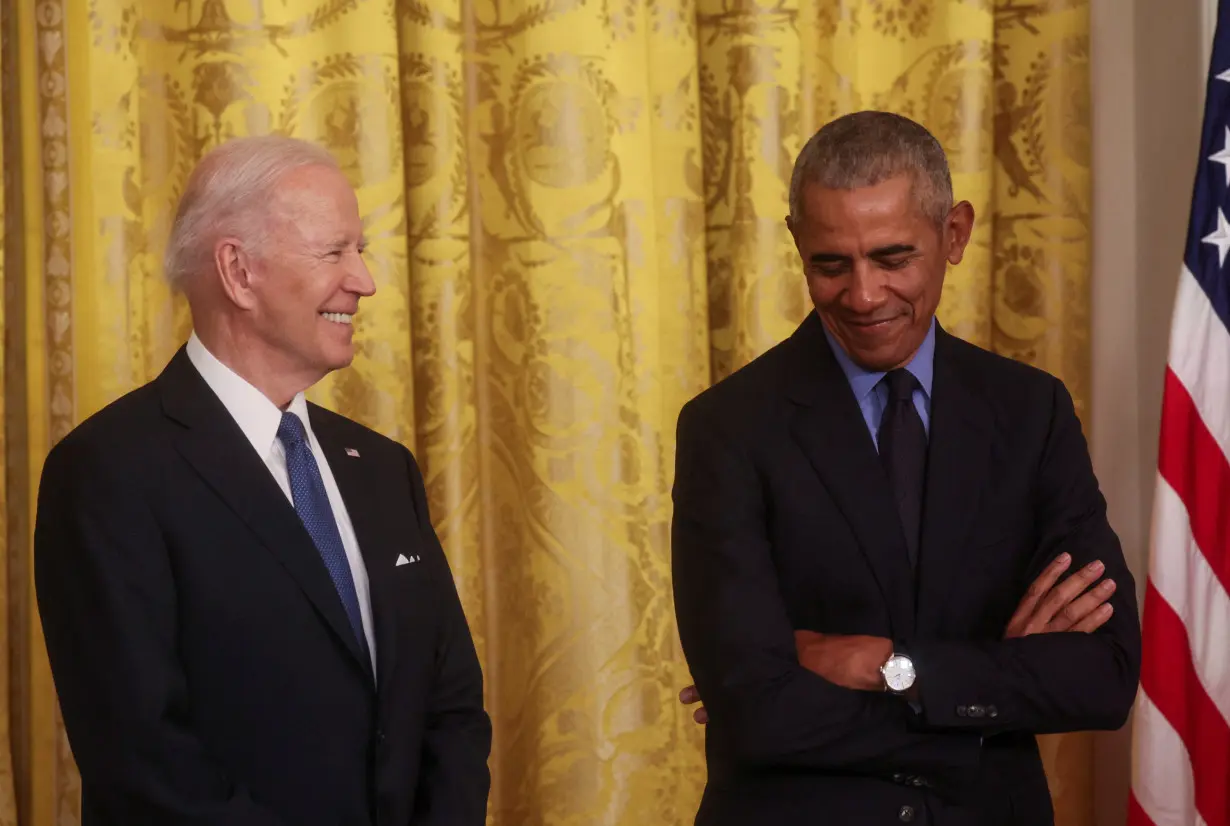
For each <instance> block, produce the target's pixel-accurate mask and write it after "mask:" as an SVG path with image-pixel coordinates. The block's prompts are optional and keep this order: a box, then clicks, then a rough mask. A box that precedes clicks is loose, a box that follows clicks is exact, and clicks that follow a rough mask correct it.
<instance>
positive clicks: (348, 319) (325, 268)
mask: <svg viewBox="0 0 1230 826" xmlns="http://www.w3.org/2000/svg"><path fill="white" fill-rule="evenodd" d="M267 220H268V232H267V235H266V242H265V243H264V244H263V245H262V248H261V249H260V250H259V251H258V254H257V255H255V256H254V257H253V258H252V263H251V280H250V287H251V324H252V329H253V332H254V335H255V338H256V339H257V341H259V342H260V344H261V345H262V346H263V347H264V348H267V350H268V356H269V358H268V359H267V361H268V362H270V363H273V364H277V365H279V369H281V370H284V371H286V372H288V373H292V374H294V375H296V376H302V377H303V381H304V382H306V384H304V386H305V387H306V386H310V385H311V384H314V383H315V382H316V381H319V380H320V379H321V378H323V377H324V376H325V374H327V373H329V372H330V371H332V370H337V369H339V368H341V367H345V366H347V365H348V364H350V362H351V360H352V359H353V358H354V342H353V338H354V327H353V319H354V314H355V313H356V312H357V311H358V308H359V299H360V298H363V297H365V296H370V295H372V294H373V293H375V291H376V285H375V282H374V281H373V280H372V276H371V273H369V272H368V270H367V265H366V264H365V263H364V261H363V249H364V246H365V245H366V240H365V239H364V237H363V224H362V221H361V219H360V217H359V205H358V200H357V199H356V197H355V193H354V190H353V189H352V188H351V186H350V183H349V182H348V181H347V180H346V178H345V176H344V175H343V174H342V173H341V172H339V171H338V170H336V169H332V168H329V167H325V166H305V167H300V168H297V169H295V170H292V171H291V172H288V173H287V174H286V175H285V176H284V177H283V178H282V179H281V180H280V181H279V182H278V185H277V188H276V190H275V191H274V193H273V195H272V198H271V199H270V205H269V213H268V215H267Z"/></svg>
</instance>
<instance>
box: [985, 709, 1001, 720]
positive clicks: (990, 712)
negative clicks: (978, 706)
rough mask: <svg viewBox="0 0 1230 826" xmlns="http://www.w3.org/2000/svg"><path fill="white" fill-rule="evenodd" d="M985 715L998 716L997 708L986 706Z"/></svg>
mask: <svg viewBox="0 0 1230 826" xmlns="http://www.w3.org/2000/svg"><path fill="white" fill-rule="evenodd" d="M987 716H988V717H992V718H994V717H998V716H999V709H997V708H996V707H995V706H987Z"/></svg>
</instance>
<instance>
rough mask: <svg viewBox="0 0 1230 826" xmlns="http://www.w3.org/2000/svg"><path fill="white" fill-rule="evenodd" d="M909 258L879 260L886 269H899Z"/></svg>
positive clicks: (907, 262)
mask: <svg viewBox="0 0 1230 826" xmlns="http://www.w3.org/2000/svg"><path fill="white" fill-rule="evenodd" d="M911 260H912V259H909V258H886V259H883V260H881V261H880V266H881V267H883V268H884V269H886V270H899V269H901V268H902V267H904V266H905V265H906V264H909V263H910V261H911Z"/></svg>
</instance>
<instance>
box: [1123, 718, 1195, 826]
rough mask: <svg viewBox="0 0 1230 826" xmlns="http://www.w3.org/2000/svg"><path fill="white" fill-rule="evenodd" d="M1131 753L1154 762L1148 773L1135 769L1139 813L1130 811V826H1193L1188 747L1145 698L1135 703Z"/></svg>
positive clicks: (1134, 794) (1134, 780)
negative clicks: (1148, 757)
mask: <svg viewBox="0 0 1230 826" xmlns="http://www.w3.org/2000/svg"><path fill="white" fill-rule="evenodd" d="M1132 749H1133V751H1135V752H1136V753H1138V754H1148V755H1149V756H1150V758H1151V759H1152V762H1151V764H1150V770H1149V771H1147V772H1141V771H1139V770H1138V769H1136V768H1135V767H1134V770H1133V777H1132V798H1131V799H1132V803H1134V804H1135V806H1136V808H1137V809H1138V813H1136V812H1132V811H1131V810H1129V812H1128V824H1129V826H1192V823H1193V822H1194V821H1195V819H1196V817H1197V815H1196V806H1195V801H1194V800H1193V795H1192V770H1191V761H1190V758H1189V757H1188V755H1187V747H1186V746H1184V745H1183V741H1182V740H1180V739H1179V734H1178V732H1176V731H1175V730H1174V728H1173V727H1172V726H1171V725H1170V723H1168V722H1166V718H1165V717H1163V716H1162V715H1161V713H1160V712H1158V710H1157V707H1156V706H1154V705H1153V703H1151V702H1149V698H1148V697H1146V696H1145V695H1143V694H1141V695H1140V696H1138V697H1137V700H1136V712H1135V716H1134V719H1133V725H1132ZM1155 769H1161V771H1157V770H1155Z"/></svg>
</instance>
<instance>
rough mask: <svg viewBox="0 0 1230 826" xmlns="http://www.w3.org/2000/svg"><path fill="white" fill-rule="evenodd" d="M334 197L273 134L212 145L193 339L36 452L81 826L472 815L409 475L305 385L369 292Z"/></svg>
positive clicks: (474, 747) (334, 825) (404, 458)
mask: <svg viewBox="0 0 1230 826" xmlns="http://www.w3.org/2000/svg"><path fill="white" fill-rule="evenodd" d="M365 244H366V241H365V240H364V237H363V225H362V221H361V220H360V217H359V210H358V202H357V200H356V196H355V192H354V190H353V189H352V188H351V186H350V184H349V182H348V181H347V180H346V178H345V176H344V175H343V174H342V172H341V171H340V169H339V168H338V166H337V164H336V163H335V161H334V160H333V158H332V157H331V156H330V155H329V154H328V153H327V152H325V151H324V150H322V149H320V148H318V147H315V146H313V145H311V144H308V143H305V142H302V141H298V140H293V139H290V138H283V137H263V138H245V139H239V140H235V141H232V142H230V143H226V144H223V145H222V146H221V147H219V148H217V149H215V150H214V151H213V152H212V153H210V154H209V155H207V156H206V157H205V158H204V159H203V160H202V161H201V163H200V164H199V166H198V167H197V169H196V170H195V171H194V172H193V174H192V176H191V178H190V179H189V181H188V184H187V187H186V189H185V192H184V195H183V198H182V200H181V202H180V205H179V210H178V213H177V214H176V216H175V221H174V224H173V227H172V231H171V238H170V242H169V244H168V249H167V255H166V272H167V277H168V278H169V279H170V280H171V282H172V284H173V285H174V286H175V287H176V288H178V289H179V290H182V291H183V293H184V295H185V296H186V297H187V300H188V304H189V306H190V308H191V311H192V321H193V328H194V329H193V334H192V336H191V338H190V339H189V341H188V342H187V344H186V345H185V347H183V348H182V349H181V350H180V351H179V352H178V353H177V354H176V355H175V357H174V358H173V359H172V360H171V362H170V364H168V365H167V367H166V369H165V370H164V371H163V372H162V374H161V375H160V376H159V377H158V378H157V379H155V380H154V381H153V382H150V383H149V384H147V385H145V386H144V387H141V388H140V389H138V390H136V391H134V392H132V393H130V394H128V395H127V396H125V397H123V398H121V399H119V400H118V401H116V402H114V403H113V404H111V405H109V406H108V407H106V408H105V409H103V410H102V411H101V412H99V413H97V414H96V415H94V416H91V417H90V418H89V419H87V420H86V421H85V422H83V423H82V424H81V425H80V426H79V427H78V428H76V429H75V430H74V431H73V432H72V433H70V434H69V435H68V436H67V437H66V438H65V439H64V440H63V441H61V442H60V443H59V444H58V445H56V447H55V448H54V449H53V450H52V451H51V454H50V455H49V456H48V457H47V462H46V466H45V468H44V471H43V479H42V484H41V487H40V490H39V503H38V517H37V524H36V527H35V537H34V546H35V547H34V555H35V585H36V588H37V594H38V602H39V609H40V612H41V615H42V621H43V629H44V633H45V637H46V641H47V650H48V653H49V655H50V659H51V668H52V673H53V675H54V677H55V682H56V688H57V689H58V691H59V695H60V702H61V707H62V709H63V714H64V721H65V725H66V727H67V730H68V736H69V741H70V743H71V745H72V748H73V753H74V756H75V757H76V759H77V763H78V766H79V767H80V770H81V780H82V789H83V801H82V823H83V826H133V824H158V826H175V824H183V825H184V826H187V824H196V825H197V826H204V824H212V825H213V826H341V825H342V824H345V825H346V826H482V824H483V823H484V822H485V819H486V808H487V792H488V788H489V782H490V777H489V774H488V769H487V757H488V754H489V751H490V744H491V725H490V721H489V719H488V717H487V714H486V712H485V711H484V709H483V687H482V673H481V671H480V669H479V663H478V658H477V656H476V654H475V650H474V645H473V642H472V640H471V636H470V631H469V629H468V627H467V623H466V619H465V616H464V614H463V612H462V608H461V603H460V600H459V599H458V595H457V591H456V589H455V587H454V584H453V579H452V575H451V573H450V571H449V566H448V562H447V561H446V559H445V556H444V552H443V550H442V549H441V547H440V544H439V542H438V541H437V538H436V535H435V533H434V531H433V529H432V525H431V521H430V516H429V513H428V509H427V497H426V494H425V490H424V484H423V479H422V476H421V475H420V473H419V469H418V466H417V464H416V463H415V460H414V458H413V456H411V454H410V453H409V451H407V450H406V449H405V448H404V447H402V446H401V445H400V444H397V443H396V442H393V441H392V440H390V439H386V438H384V437H383V436H380V435H379V434H377V433H375V432H373V431H371V430H368V429H367V428H365V427H363V426H361V425H359V424H357V423H355V422H352V421H350V420H349V419H345V418H343V417H341V416H338V415H336V414H333V413H330V412H328V411H326V410H324V409H323V408H320V407H317V406H315V405H313V404H309V403H308V402H306V401H305V399H304V391H305V390H307V389H308V388H309V387H311V386H312V385H313V384H315V383H316V382H318V381H319V380H320V379H321V378H323V377H324V376H325V375H326V374H327V373H329V372H331V371H333V370H337V369H340V368H343V367H346V366H347V365H348V364H350V361H351V359H352V358H353V356H354V343H353V335H354V326H353V324H354V317H355V314H356V312H357V311H358V308H359V302H360V300H361V299H363V298H365V297H367V296H370V295H372V294H373V293H374V292H375V289H376V287H375V283H374V282H373V280H372V277H371V274H370V273H369V272H368V269H367V266H366V264H365V263H364V261H363V250H364V246H365Z"/></svg>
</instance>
